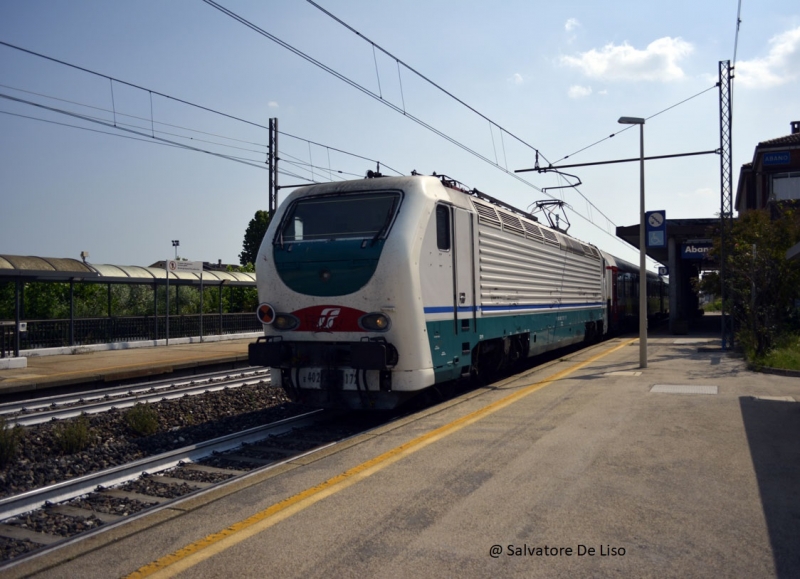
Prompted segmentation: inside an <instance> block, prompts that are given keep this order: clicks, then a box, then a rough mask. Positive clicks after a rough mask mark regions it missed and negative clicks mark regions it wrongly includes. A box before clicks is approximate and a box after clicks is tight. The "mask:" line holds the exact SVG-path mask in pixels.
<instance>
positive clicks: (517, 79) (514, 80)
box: [508, 72, 525, 85]
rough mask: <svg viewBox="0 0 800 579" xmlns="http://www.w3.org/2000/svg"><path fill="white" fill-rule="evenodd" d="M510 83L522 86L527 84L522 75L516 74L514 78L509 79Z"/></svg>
mask: <svg viewBox="0 0 800 579" xmlns="http://www.w3.org/2000/svg"><path fill="white" fill-rule="evenodd" d="M508 82H510V83H511V84H516V85H520V84H522V83H524V82H525V79H524V78H522V75H521V74H520V73H518V72H515V73H514V76H512V77H511V78H509V79H508Z"/></svg>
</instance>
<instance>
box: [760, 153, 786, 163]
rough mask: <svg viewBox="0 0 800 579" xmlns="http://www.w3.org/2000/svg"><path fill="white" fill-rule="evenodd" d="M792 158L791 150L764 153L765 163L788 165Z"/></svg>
mask: <svg viewBox="0 0 800 579" xmlns="http://www.w3.org/2000/svg"><path fill="white" fill-rule="evenodd" d="M791 158H792V156H791V154H790V153H789V151H774V152H772V153H764V157H763V163H764V165H788V164H789V161H791Z"/></svg>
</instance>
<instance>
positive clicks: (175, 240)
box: [172, 239, 181, 261]
mask: <svg viewBox="0 0 800 579" xmlns="http://www.w3.org/2000/svg"><path fill="white" fill-rule="evenodd" d="M180 244H181V242H180V241H179V240H177V239H173V240H172V247H174V248H175V260H176V261H177V260H178V246H179V245H180Z"/></svg>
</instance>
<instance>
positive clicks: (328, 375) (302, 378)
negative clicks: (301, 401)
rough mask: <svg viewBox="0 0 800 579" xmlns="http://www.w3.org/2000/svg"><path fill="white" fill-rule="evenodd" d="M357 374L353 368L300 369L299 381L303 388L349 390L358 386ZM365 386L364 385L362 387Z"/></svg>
mask: <svg viewBox="0 0 800 579" xmlns="http://www.w3.org/2000/svg"><path fill="white" fill-rule="evenodd" d="M356 372H358V370H354V369H353V368H345V369H343V370H327V369H324V368H299V369H298V371H297V381H298V382H299V384H300V387H301V388H323V387H325V388H329V387H331V386H338V387H340V388H341V387H344V388H348V389H349V387H352V386H355V385H356ZM362 386H363V385H362Z"/></svg>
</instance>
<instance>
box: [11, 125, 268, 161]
mask: <svg viewBox="0 0 800 579" xmlns="http://www.w3.org/2000/svg"><path fill="white" fill-rule="evenodd" d="M0 114H4V115H9V116H13V117H19V118H22V119H29V120H33V121H40V122H43V123H48V124H51V125H58V126H61V127H69V128H72V129H80V130H82V131H89V132H91V133H100V134H102V135H110V136H112V137H120V138H123V139H130V140H132V141H141V142H143V143H150V144H151V145H162V146H165V147H174V148H177V149H191V150H194V151H198V152H201V153H209V154H212V155H213V154H214V153H213V152H211V151H208V150H205V149H199V148H197V147H187V146H185V145H183V144H182V143H171V142H169V141H162V140H154V139H153V138H152V137H150V136H149V135H146V134H142V133H136V134H142V137H135V136H132V135H121V134H119V133H112V132H109V131H101V130H99V129H93V128H91V127H82V126H80V125H71V124H69V123H62V122H59V121H54V120H52V119H43V118H41V117H33V116H30V115H22V114H19V113H12V112H11V111H0ZM103 124H106V126H109V127H111V128H115V127H114V126H113V125H111V124H108V123H103ZM217 156H221V157H223V158H227V159H230V160H236V161H243V162H245V163H246V164H249V165H251V166H253V167H255V168H257V169H266V167H265V166H263V164H261V163H260V162H259V161H258V160H256V159H247V158H245V157H234V156H232V155H217Z"/></svg>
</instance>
